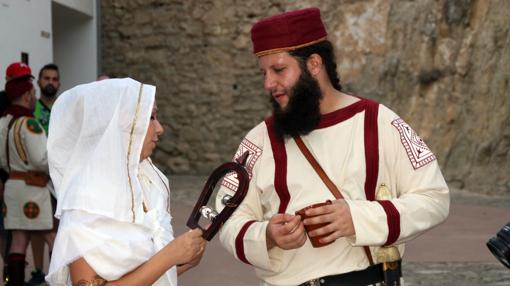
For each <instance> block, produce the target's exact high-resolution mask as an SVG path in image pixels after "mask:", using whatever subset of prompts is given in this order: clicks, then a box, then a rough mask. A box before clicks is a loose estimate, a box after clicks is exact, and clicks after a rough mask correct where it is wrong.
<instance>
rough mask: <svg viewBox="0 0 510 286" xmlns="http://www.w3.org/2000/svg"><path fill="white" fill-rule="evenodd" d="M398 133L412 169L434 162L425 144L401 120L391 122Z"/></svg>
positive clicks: (433, 156)
mask: <svg viewBox="0 0 510 286" xmlns="http://www.w3.org/2000/svg"><path fill="white" fill-rule="evenodd" d="M391 124H392V125H393V126H395V128H397V130H398V132H399V133H400V141H401V142H402V145H404V148H405V149H406V152H407V157H408V158H409V160H410V161H411V165H413V168H414V169H415V170H416V169H419V168H421V167H423V166H425V165H427V164H428V163H430V162H432V161H434V160H436V156H435V155H434V153H432V151H430V149H429V147H427V145H426V144H425V142H424V141H423V140H422V139H421V138H420V136H418V134H416V132H415V131H414V130H413V129H412V128H411V127H410V126H409V125H408V124H407V123H405V122H404V120H402V119H401V118H398V119H395V120H393V121H392V122H391Z"/></svg>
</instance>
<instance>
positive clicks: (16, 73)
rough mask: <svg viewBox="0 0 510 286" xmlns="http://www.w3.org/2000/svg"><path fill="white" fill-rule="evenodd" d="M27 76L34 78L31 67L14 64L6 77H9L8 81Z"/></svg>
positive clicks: (9, 67) (6, 73)
mask: <svg viewBox="0 0 510 286" xmlns="http://www.w3.org/2000/svg"><path fill="white" fill-rule="evenodd" d="M26 76H30V77H32V78H33V77H34V76H32V70H31V69H30V67H29V66H28V65H27V64H25V63H22V62H17V63H12V64H10V65H9V66H8V67H7V69H6V70H5V77H7V79H8V80H11V79H16V78H20V77H26Z"/></svg>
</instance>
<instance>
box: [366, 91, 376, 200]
mask: <svg viewBox="0 0 510 286" xmlns="http://www.w3.org/2000/svg"><path fill="white" fill-rule="evenodd" d="M364 100H365V101H366V109H365V127H364V128H365V132H364V133H365V137H364V140H365V166H366V179H365V196H366V198H367V200H369V201H373V200H375V191H376V185H377V177H378V176H379V136H378V126H377V116H378V113H379V103H377V102H375V101H372V100H368V99H364Z"/></svg>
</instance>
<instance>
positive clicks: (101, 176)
mask: <svg viewBox="0 0 510 286" xmlns="http://www.w3.org/2000/svg"><path fill="white" fill-rule="evenodd" d="M155 92H156V88H155V87H154V86H151V85H144V84H142V83H140V82H137V81H135V80H133V79H130V78H125V79H109V80H103V81H97V82H92V83H88V84H83V85H79V86H76V87H74V88H72V89H70V90H68V91H66V92H64V93H63V94H62V95H60V96H59V98H58V99H57V101H56V102H55V104H54V105H53V108H52V111H51V120H50V126H49V137H48V162H49V167H50V175H51V178H52V180H53V183H54V184H55V190H56V193H57V199H58V204H57V210H56V213H55V216H56V217H57V218H59V217H60V215H61V214H62V211H64V210H82V211H87V212H89V213H93V214H99V215H103V216H107V217H110V218H112V219H115V220H119V221H125V222H135V223H142V220H143V218H142V215H141V213H142V212H143V208H142V195H141V192H142V191H141V186H140V182H139V181H138V178H137V173H138V166H139V163H140V153H141V149H142V145H143V140H144V138H145V134H146V132H147V128H148V125H149V120H150V116H151V113H152V107H153V104H154V98H155Z"/></svg>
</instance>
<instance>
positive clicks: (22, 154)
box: [13, 118, 28, 164]
mask: <svg viewBox="0 0 510 286" xmlns="http://www.w3.org/2000/svg"><path fill="white" fill-rule="evenodd" d="M26 120H27V119H26V118H23V119H22V120H16V122H15V123H14V128H13V135H14V146H15V147H16V151H17V152H18V155H19V158H20V159H21V161H23V162H24V163H25V164H28V159H27V152H26V151H25V147H24V146H23V142H22V139H21V127H22V126H23V124H25V121H26Z"/></svg>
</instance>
